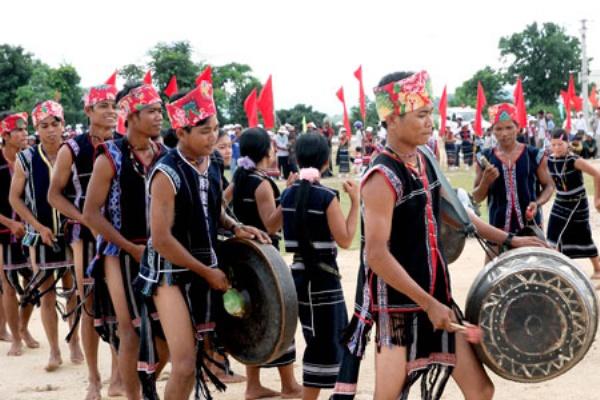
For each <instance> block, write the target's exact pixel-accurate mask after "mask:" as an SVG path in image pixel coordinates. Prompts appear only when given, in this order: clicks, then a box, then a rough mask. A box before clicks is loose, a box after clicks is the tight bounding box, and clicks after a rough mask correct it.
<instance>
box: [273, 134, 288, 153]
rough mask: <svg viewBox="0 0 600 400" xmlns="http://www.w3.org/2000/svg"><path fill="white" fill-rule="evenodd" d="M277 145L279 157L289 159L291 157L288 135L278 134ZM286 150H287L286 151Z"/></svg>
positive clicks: (276, 136) (276, 137)
mask: <svg viewBox="0 0 600 400" xmlns="http://www.w3.org/2000/svg"><path fill="white" fill-rule="evenodd" d="M275 143H276V144H277V157H287V156H288V155H290V152H289V151H288V150H287V148H288V137H287V135H286V134H283V135H282V134H280V133H278V134H277V135H275ZM284 149H285V150H284Z"/></svg>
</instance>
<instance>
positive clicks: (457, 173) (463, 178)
mask: <svg viewBox="0 0 600 400" xmlns="http://www.w3.org/2000/svg"><path fill="white" fill-rule="evenodd" d="M334 172H335V173H336V174H337V167H336V169H335V170H334ZM227 173H228V172H227ZM445 175H446V178H448V180H449V181H450V183H451V184H452V186H453V187H454V188H463V189H465V190H466V191H467V192H468V193H471V191H472V190H473V181H474V180H475V169H474V168H471V169H470V170H469V171H466V170H465V169H464V168H462V167H461V168H460V169H458V170H454V171H446V172H445ZM345 179H350V178H345ZM345 179H342V178H337V177H334V178H325V179H323V180H322V184H323V185H325V186H328V187H331V188H332V189H335V190H337V191H339V192H340V201H341V205H342V210H343V211H344V214H345V213H347V212H348V210H349V209H350V199H349V197H348V195H347V194H346V193H344V190H343V187H342V183H343V181H344V180H345ZM351 179H354V180H356V181H358V179H359V178H358V177H356V176H353V177H352V178H351ZM277 185H278V186H279V188H280V189H281V190H282V191H283V189H285V182H284V181H281V180H280V181H277ZM585 186H586V190H587V193H588V195H590V194H593V193H594V186H593V181H592V179H591V178H590V177H589V176H588V175H586V176H585ZM551 202H552V200H551ZM480 212H481V217H482V218H483V219H484V220H486V221H487V219H488V213H487V204H486V203H485V202H483V203H482V204H481V206H480ZM359 223H360V222H359ZM311 228H312V229H318V228H317V227H311ZM359 247H360V229H357V232H356V235H355V236H354V240H353V241H352V245H351V247H350V249H353V250H354V249H358V248H359ZM281 250H282V251H283V248H282V249H281Z"/></svg>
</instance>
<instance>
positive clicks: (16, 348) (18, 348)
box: [6, 340, 23, 357]
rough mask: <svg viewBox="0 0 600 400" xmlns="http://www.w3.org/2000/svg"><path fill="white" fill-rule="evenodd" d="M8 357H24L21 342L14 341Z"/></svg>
mask: <svg viewBox="0 0 600 400" xmlns="http://www.w3.org/2000/svg"><path fill="white" fill-rule="evenodd" d="M6 355H7V356H14V357H18V356H22V355H23V343H22V342H21V341H20V340H19V341H13V342H12V344H11V345H10V349H9V350H8V353H6Z"/></svg>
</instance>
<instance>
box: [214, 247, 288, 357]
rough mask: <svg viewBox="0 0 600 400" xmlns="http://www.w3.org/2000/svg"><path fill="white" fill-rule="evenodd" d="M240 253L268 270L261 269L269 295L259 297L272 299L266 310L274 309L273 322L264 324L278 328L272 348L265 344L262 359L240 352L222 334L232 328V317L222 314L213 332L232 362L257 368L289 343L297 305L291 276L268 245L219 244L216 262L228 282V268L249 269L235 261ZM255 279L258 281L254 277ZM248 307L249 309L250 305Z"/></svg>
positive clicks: (283, 263) (247, 351)
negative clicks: (260, 263) (267, 283)
mask: <svg viewBox="0 0 600 400" xmlns="http://www.w3.org/2000/svg"><path fill="white" fill-rule="evenodd" d="M242 249H245V251H246V252H250V251H251V253H252V257H257V258H258V259H259V260H260V261H261V262H262V263H264V264H265V265H269V266H270V267H269V268H263V269H262V273H265V272H266V273H268V280H269V285H270V286H269V290H270V291H269V293H263V294H261V296H262V297H264V298H265V300H267V299H273V301H271V302H270V306H273V305H274V308H272V309H271V310H277V311H278V315H277V320H276V321H275V322H273V323H271V322H268V325H269V326H270V327H271V328H272V327H273V325H278V330H277V332H276V334H275V335H274V336H275V337H276V338H277V340H276V341H275V342H274V343H273V344H272V345H271V344H269V351H267V352H262V353H266V354H265V355H260V354H250V350H249V349H248V348H246V349H244V350H243V351H240V347H239V346H234V345H233V343H231V342H230V339H231V337H232V336H231V334H230V332H228V331H226V330H227V329H230V328H231V327H232V326H235V321H236V317H232V316H229V315H228V314H225V313H224V314H223V316H222V317H221V320H220V322H221V323H220V324H219V322H217V327H216V329H217V335H218V336H219V337H220V338H221V340H222V342H223V345H224V347H225V349H226V350H227V351H228V353H229V354H230V355H231V356H232V357H233V358H235V359H236V360H238V361H239V362H241V363H243V364H245V365H261V364H265V363H268V362H270V361H273V360H276V359H277V358H279V357H280V356H281V355H282V354H283V353H285V352H286V350H287V349H288V348H289V346H291V344H292V343H293V339H294V336H295V332H296V324H297V320H298V304H297V303H298V302H297V297H296V290H295V285H294V281H293V278H292V275H291V272H290V270H289V268H288V266H287V264H286V263H285V260H284V259H283V258H282V256H281V254H279V252H278V251H277V250H276V249H275V247H273V246H272V245H266V244H261V243H258V242H255V241H252V240H248V239H238V238H232V239H228V240H226V241H225V242H223V243H222V244H221V256H220V260H219V261H220V263H222V265H223V267H224V270H225V273H226V274H228V278H230V276H229V273H230V272H231V270H230V269H229V270H228V268H233V267H232V266H231V265H234V264H235V265H236V266H237V268H245V267H248V268H251V266H249V265H243V263H244V260H241V259H239V257H240V250H242ZM236 256H237V257H236ZM228 264H229V267H228ZM256 277H257V278H259V276H258V274H257V275H256ZM239 283H240V282H238V285H236V286H234V287H235V288H236V289H241V290H245V289H248V287H244V285H243V284H242V285H241V284H239ZM271 291H272V292H271ZM255 300H256V299H255ZM250 307H252V304H251V306H250ZM268 317H269V318H271V317H273V315H270V314H269V316H268ZM245 323H246V322H240V326H241V327H243V326H245V325H244V324H245ZM267 333H268V336H273V333H274V332H267Z"/></svg>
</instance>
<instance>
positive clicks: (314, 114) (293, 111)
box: [275, 104, 327, 131]
mask: <svg viewBox="0 0 600 400" xmlns="http://www.w3.org/2000/svg"><path fill="white" fill-rule="evenodd" d="M275 115H276V116H277V119H278V121H279V123H281V124H286V123H287V124H291V125H294V126H295V127H296V130H298V131H301V130H302V118H306V122H307V123H308V122H311V121H312V122H314V123H315V124H317V125H319V126H320V125H321V123H322V122H323V120H324V119H325V117H327V115H326V114H325V113H322V112H320V111H317V110H313V108H312V106H309V105H306V104H296V105H295V106H294V107H292V108H290V109H287V110H277V112H275Z"/></svg>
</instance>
